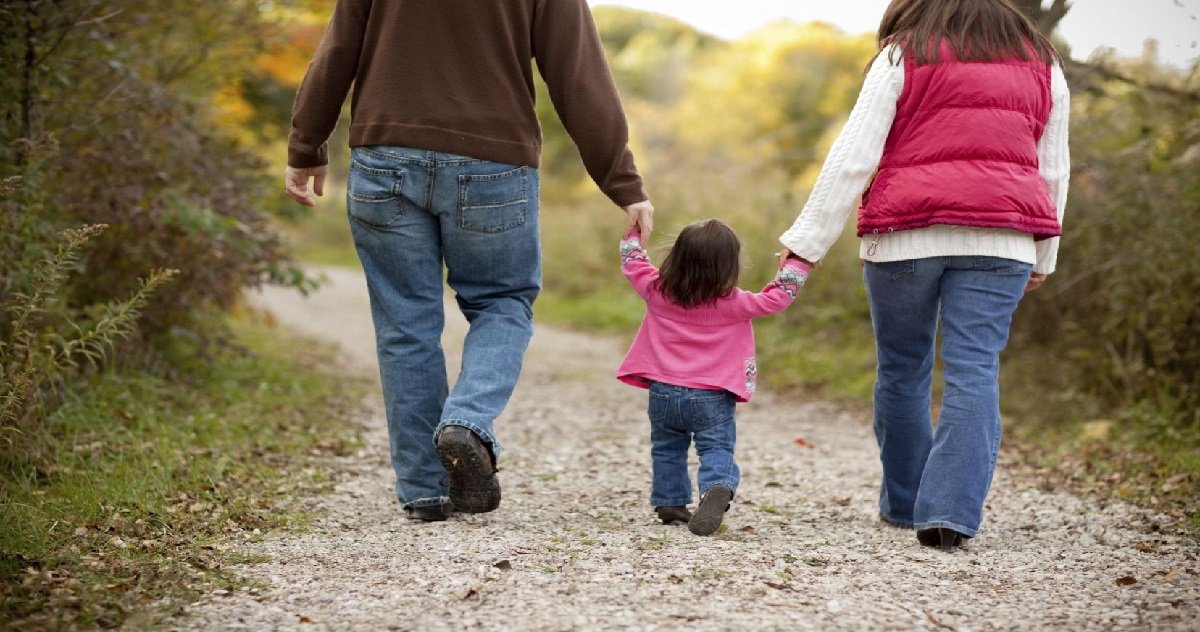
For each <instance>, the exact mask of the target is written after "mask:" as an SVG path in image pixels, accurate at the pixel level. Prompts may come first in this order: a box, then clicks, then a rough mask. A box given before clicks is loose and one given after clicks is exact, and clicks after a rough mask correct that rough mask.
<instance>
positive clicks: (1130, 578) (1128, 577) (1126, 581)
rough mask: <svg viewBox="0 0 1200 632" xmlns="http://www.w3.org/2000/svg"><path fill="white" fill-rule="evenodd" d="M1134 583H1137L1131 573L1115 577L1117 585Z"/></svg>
mask: <svg viewBox="0 0 1200 632" xmlns="http://www.w3.org/2000/svg"><path fill="white" fill-rule="evenodd" d="M1136 583H1137V578H1135V577H1133V576H1131V575H1126V576H1124V577H1120V578H1117V585H1118V586H1132V585H1134V584H1136Z"/></svg>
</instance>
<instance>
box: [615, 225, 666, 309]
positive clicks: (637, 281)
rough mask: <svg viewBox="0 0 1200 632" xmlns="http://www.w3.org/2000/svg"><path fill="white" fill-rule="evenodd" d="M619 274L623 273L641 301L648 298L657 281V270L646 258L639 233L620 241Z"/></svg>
mask: <svg viewBox="0 0 1200 632" xmlns="http://www.w3.org/2000/svg"><path fill="white" fill-rule="evenodd" d="M621 272H623V273H625V278H627V279H629V282H630V283H631V284H632V285H633V289H634V290H635V291H636V292H637V293H638V296H641V297H642V299H643V300H645V299H647V297H649V295H650V288H651V287H652V286H653V285H654V282H655V281H657V280H658V268H655V267H654V264H652V263H650V257H648V256H646V250H645V249H644V248H642V236H641V234H639V233H636V232H635V233H630V234H629V235H628V236H626V237H624V238H623V239H621Z"/></svg>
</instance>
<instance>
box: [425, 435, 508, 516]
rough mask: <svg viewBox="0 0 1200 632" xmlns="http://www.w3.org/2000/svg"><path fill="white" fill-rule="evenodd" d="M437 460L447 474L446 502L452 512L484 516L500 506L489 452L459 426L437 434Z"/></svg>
mask: <svg viewBox="0 0 1200 632" xmlns="http://www.w3.org/2000/svg"><path fill="white" fill-rule="evenodd" d="M437 454H438V459H439V460H440V461H441V462H442V466H444V467H445V468H446V471H447V472H449V473H450V502H451V503H452V504H453V505H454V510H455V511H461V512H463V513H484V512H488V511H494V510H495V509H496V508H497V507H499V506H500V479H498V478H497V477H496V465H495V463H493V461H492V453H491V450H489V449H488V448H487V446H485V445H483V442H482V441H480V440H479V437H477V436H475V433H474V432H471V430H470V429H469V428H465V427H463V426H446V427H445V428H443V429H442V431H441V433H439V434H438V439H437Z"/></svg>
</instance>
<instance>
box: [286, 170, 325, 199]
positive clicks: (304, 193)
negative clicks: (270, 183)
mask: <svg viewBox="0 0 1200 632" xmlns="http://www.w3.org/2000/svg"><path fill="white" fill-rule="evenodd" d="M327 169H328V166H327V165H321V166H320V167H307V168H303V169H302V168H299V167H288V168H287V169H286V170H285V171H284V172H283V190H284V192H285V193H287V194H288V197H290V198H292V199H293V200H296V201H297V202H299V203H301V204H303V205H305V206H316V202H315V201H314V200H313V198H312V196H311V195H309V193H308V181H309V179H310V178H311V179H312V181H313V192H314V193H316V194H317V195H325V171H326V170H327Z"/></svg>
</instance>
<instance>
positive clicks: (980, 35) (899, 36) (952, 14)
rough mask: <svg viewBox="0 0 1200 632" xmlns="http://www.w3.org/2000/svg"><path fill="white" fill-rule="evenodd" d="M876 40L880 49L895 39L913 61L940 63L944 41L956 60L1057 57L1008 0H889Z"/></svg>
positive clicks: (1027, 20)
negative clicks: (910, 54)
mask: <svg viewBox="0 0 1200 632" xmlns="http://www.w3.org/2000/svg"><path fill="white" fill-rule="evenodd" d="M878 42H879V47H880V49H881V50H882V49H883V48H885V47H887V46H888V45H889V44H892V43H894V42H897V43H900V44H901V45H903V46H904V48H905V49H907V50H909V51H911V53H912V54H913V55H914V56H915V57H916V61H917V63H918V64H930V63H937V62H939V61H941V45H942V44H943V43H944V44H946V45H947V46H949V48H950V50H951V51H953V53H954V57H955V59H958V60H960V61H994V60H999V59H1012V58H1014V57H1015V58H1017V59H1023V60H1028V59H1030V54H1031V53H1033V54H1035V55H1036V56H1037V57H1038V58H1040V59H1041V60H1042V61H1044V62H1046V63H1053V62H1054V61H1056V60H1059V59H1060V58H1059V56H1058V52H1057V51H1055V50H1054V45H1053V44H1051V43H1050V40H1048V39H1046V37H1045V36H1044V35H1042V34H1041V33H1040V32H1039V31H1038V30H1037V27H1036V26H1034V24H1033V21H1032V20H1030V19H1029V17H1028V16H1026V15H1025V14H1024V13H1022V12H1021V10H1020V9H1018V8H1016V7H1015V6H1013V4H1012V3H1011V2H1009V1H1008V0H892V3H891V4H890V5H888V8H887V10H886V11H884V12H883V19H882V20H881V21H880V22H879V39H878ZM888 54H889V59H891V57H890V55H891V53H890V52H889V53H888ZM892 61H893V63H895V60H894V59H893V60H892Z"/></svg>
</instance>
